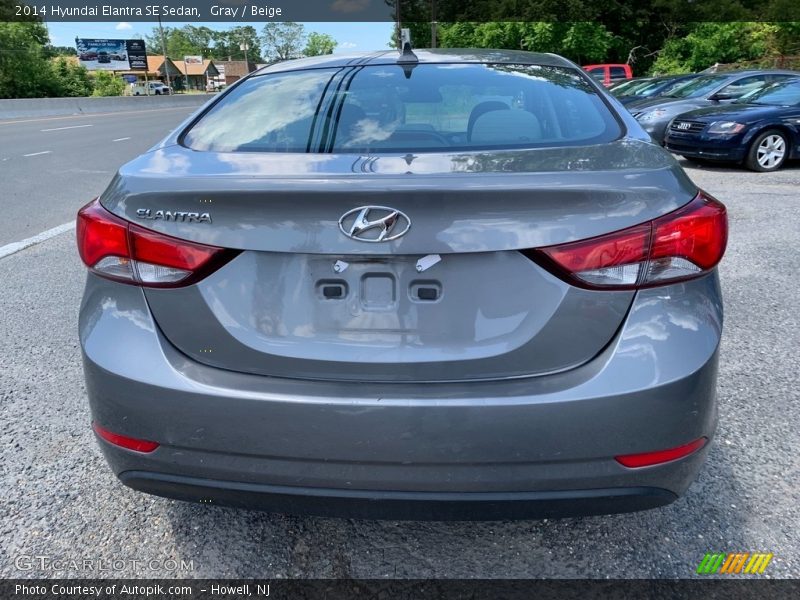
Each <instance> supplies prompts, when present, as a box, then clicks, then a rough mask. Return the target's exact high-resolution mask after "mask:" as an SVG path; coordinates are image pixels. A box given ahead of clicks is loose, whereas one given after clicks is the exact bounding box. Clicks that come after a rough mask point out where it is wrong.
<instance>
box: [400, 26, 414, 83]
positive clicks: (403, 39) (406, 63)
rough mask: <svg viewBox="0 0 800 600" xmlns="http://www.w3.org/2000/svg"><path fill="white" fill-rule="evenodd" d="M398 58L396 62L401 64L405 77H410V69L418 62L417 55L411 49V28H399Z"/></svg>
mask: <svg viewBox="0 0 800 600" xmlns="http://www.w3.org/2000/svg"><path fill="white" fill-rule="evenodd" d="M400 48H402V50H401V51H400V58H398V59H397V64H399V65H403V72H404V73H405V75H406V79H411V71H413V70H414V67H416V66H417V63H419V59H418V58H417V55H416V54H414V51H413V50H412V49H411V30H410V29H406V28H403V29H401V30H400Z"/></svg>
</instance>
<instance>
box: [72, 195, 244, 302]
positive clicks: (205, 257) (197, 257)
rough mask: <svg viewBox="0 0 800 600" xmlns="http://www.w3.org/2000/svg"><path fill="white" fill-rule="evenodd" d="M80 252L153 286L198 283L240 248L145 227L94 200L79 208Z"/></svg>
mask: <svg viewBox="0 0 800 600" xmlns="http://www.w3.org/2000/svg"><path fill="white" fill-rule="evenodd" d="M77 238H78V252H79V253H80V255H81V259H82V260H83V262H84V263H85V264H86V266H87V267H89V268H90V269H91V270H92V271H94V272H95V273H97V274H98V275H102V276H103V277H107V278H109V279H114V280H116V281H122V282H126V283H134V284H139V285H145V286H152V287H176V286H181V285H188V284H190V283H194V282H196V281H198V280H200V279H202V278H203V277H205V276H207V275H208V274H210V273H211V272H213V271H215V270H217V269H218V268H219V267H221V266H222V265H224V264H225V263H226V262H228V261H229V260H231V259H232V258H233V257H234V256H236V255H237V254H238V251H236V250H228V249H226V248H218V247H216V246H207V245H205V244H198V243H195V242H189V241H186V240H181V239H178V238H174V237H171V236H168V235H164V234H163V233H157V232H155V231H151V230H149V229H144V228H143V227H139V226H138V225H134V224H133V223H129V222H128V221H125V220H124V219H121V218H119V217H117V216H116V215H114V214H112V213H110V212H109V211H107V210H106V209H105V208H103V206H102V205H101V204H100V202H99V201H98V200H93V201H92V202H90V203H89V204H87V205H86V206H84V207H83V208H82V209H81V210H80V211H79V212H78V223H77Z"/></svg>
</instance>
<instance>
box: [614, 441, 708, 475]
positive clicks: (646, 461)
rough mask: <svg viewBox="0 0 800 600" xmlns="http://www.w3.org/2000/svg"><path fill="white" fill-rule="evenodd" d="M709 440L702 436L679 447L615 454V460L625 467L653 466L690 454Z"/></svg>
mask: <svg viewBox="0 0 800 600" xmlns="http://www.w3.org/2000/svg"><path fill="white" fill-rule="evenodd" d="M707 441H708V438H704V437H701V438H700V439H697V440H694V441H693V442H689V443H688V444H684V445H683V446H678V447H677V448H669V449H667V450H656V451H655V452H642V453H640V454H625V455H623V456H615V457H614V460H616V461H617V462H618V463H619V464H621V465H622V466H623V467H628V468H630V469H635V468H638V467H652V466H653V465H660V464H662V463H665V462H670V461H672V460H678V459H679V458H683V457H684V456H689V455H690V454H692V453H693V452H697V451H698V450H700V448H702V447H703V446H705V445H706V442H707Z"/></svg>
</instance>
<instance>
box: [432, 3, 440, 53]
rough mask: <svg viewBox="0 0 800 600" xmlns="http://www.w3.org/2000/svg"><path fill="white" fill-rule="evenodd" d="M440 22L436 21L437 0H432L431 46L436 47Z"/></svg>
mask: <svg viewBox="0 0 800 600" xmlns="http://www.w3.org/2000/svg"><path fill="white" fill-rule="evenodd" d="M437 26H438V23H437V22H436V0H431V48H436V33H437V31H436V30H437Z"/></svg>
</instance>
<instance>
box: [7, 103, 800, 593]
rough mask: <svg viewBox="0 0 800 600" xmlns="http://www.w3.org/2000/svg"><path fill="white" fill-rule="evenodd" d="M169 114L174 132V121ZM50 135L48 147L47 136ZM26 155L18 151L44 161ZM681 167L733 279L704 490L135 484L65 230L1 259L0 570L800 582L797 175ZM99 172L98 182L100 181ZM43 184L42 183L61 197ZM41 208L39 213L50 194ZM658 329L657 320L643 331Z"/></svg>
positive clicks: (66, 196) (108, 147)
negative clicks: (309, 507) (119, 563)
mask: <svg viewBox="0 0 800 600" xmlns="http://www.w3.org/2000/svg"><path fill="white" fill-rule="evenodd" d="M152 118H154V115H148V117H147V119H143V120H140V121H138V125H137V126H136V127H138V128H139V129H144V128H145V127H146V123H145V121H149V120H150V119H152ZM160 118H161V119H163V120H162V125H161V126H160V127H161V128H162V129H165V128H168V127H169V126H170V125H169V123H170V122H174V121H175V120H177V118H179V117H178V115H177V114H171V115H169V116H167V115H166V114H165V115H163V116H162V117H160ZM170 120H172V121H170ZM87 122H88V121H87ZM54 123H55V122H54ZM62 123H63V122H62ZM79 123H80V121H76V122H75V123H74V124H79ZM38 127H39V129H43V128H45V126H42V125H39V126H38ZM136 127H133V128H131V129H129V130H127V131H120V130H118V129H116V128H114V129H113V130H105V131H100V130H99V128H98V129H94V130H93V131H92V133H91V134H89V132H87V131H83V130H75V131H80V132H82V133H80V135H81V136H89V135H92V136H95V137H94V138H93V139H94V140H96V141H99V140H102V139H105V138H108V137H114V138H116V137H122V136H125V135H135V133H136V132H135V131H134V129H135V128H136ZM153 129H154V128H151V130H150V131H151V133H152V135H155V131H153ZM65 133H68V132H65ZM160 133H162V132H159V135H160ZM98 134H100V135H98ZM139 134H140V135H141V134H142V132H141V131H139ZM0 135H2V134H0ZM42 135H44V134H42ZM42 139H51V140H52V139H55V138H43V137H39V136H38V134H37V140H42ZM16 143H17V144H21V143H22V140H19V138H18V141H17V142H16ZM26 144H27V145H26V146H25V147H24V148H14V152H15V154H20V153H22V152H23V151H24V152H30V151H34V150H36V149H38V148H45V147H44V146H39V145H32V144H31V143H30V142H26ZM4 145H6V144H5V140H4ZM145 145H146V144H145V143H144V142H143V141H142V142H140V146H139V148H142V147H143V146H145ZM47 148H53V149H54V150H56V149H58V148H57V147H56V146H55V145H53V146H48V147H47ZM45 149H46V148H45ZM114 152H117V150H116V149H115V148H114V146H113V145H112V144H110V143H105V144H104V145H102V146H98V147H95V148H93V149H91V151H89V150H88V149H87V152H86V153H85V154H84V155H83V160H85V161H103V164H105V165H109V166H107V167H104V168H108V169H109V170H113V168H115V166H110V165H111V163H112V162H114V160H118V161H121V160H124V158H122V155H119V157H118V158H116V159H114V158H113V156H116V155H113V154H112V153H114ZM123 154H126V155H127V150H126V152H124V153H123ZM79 158H80V157H76V158H75V159H76V160H77V159H79ZM14 160H15V161H16V160H20V161H21V160H22V159H20V158H15V159H14ZM25 160H31V161H33V160H39V158H38V157H31V158H30V159H25ZM43 160H49V159H48V158H47V157H44V159H43ZM61 160H68V159H67V157H63V158H62V159H61ZM70 160H72V159H70ZM42 164H44V162H43V163H42ZM73 168H75V167H73ZM85 168H86V169H87V170H88V169H91V168H92V167H91V166H90V165H86V166H85ZM98 170H99V169H98ZM687 171H688V173H689V174H690V176H691V177H692V178H693V179H694V180H695V181H696V182H697V183H698V184H699V185H700V186H701V187H703V188H704V189H706V190H707V191H708V192H709V193H711V194H713V195H715V196H717V197H718V198H720V199H721V200H723V201H724V202H725V203H726V204H727V206H728V211H729V215H730V224H731V228H730V242H729V246H728V253H727V255H726V257H725V259H724V260H723V262H722V264H721V267H720V273H721V278H722V288H723V294H724V298H725V331H724V335H723V341H722V351H721V359H720V378H719V386H718V396H719V419H720V423H719V429H718V431H717V436H716V439H715V440H714V443H713V446H712V448H711V451H710V453H709V457H708V462H707V463H706V465H705V466H704V467H703V469H702V471H701V473H700V476H699V479H698V481H697V482H695V484H694V485H692V487H691V488H690V489H689V491H688V493H687V494H686V495H685V497H683V498H681V499H680V500H678V501H677V502H675V503H674V504H672V505H670V506H667V507H664V508H660V509H656V510H652V511H647V512H642V513H635V514H628V515H612V516H604V517H590V518H583V519H563V520H552V519H551V520H544V521H519V522H491V523H435V522H434V523H425V522H409V523H400V522H396V521H383V522H380V521H359V520H344V519H323V518H312V517H292V516H285V515H276V514H267V513H259V512H253V511H246V510H234V509H229V508H221V507H215V506H210V505H206V504H202V505H201V504H187V503H182V502H176V501H172V500H165V499H161V498H155V497H152V496H146V495H143V494H140V493H137V492H134V491H132V490H129V489H127V488H125V487H123V486H122V485H121V484H120V483H119V482H118V481H116V479H115V478H114V477H113V475H112V474H111V471H110V470H109V468H108V467H107V465H106V464H105V461H104V460H103V457H102V455H101V453H100V450H99V448H98V445H97V443H96V441H95V439H94V436H93V434H92V432H91V429H90V417H89V411H88V403H87V400H86V392H85V386H84V380H83V373H82V370H81V360H80V350H79V346H78V332H77V314H78V306H79V303H80V298H81V293H82V288H83V281H84V273H85V271H84V269H83V267H82V265H81V264H80V261H79V259H78V256H77V252H75V241H74V234H72V233H65V234H62V235H60V236H57V237H55V238H53V239H50V240H48V241H46V242H44V243H42V244H39V245H37V246H33V247H31V248H28V249H26V250H23V251H21V252H18V253H16V254H14V255H11V256H8V257H6V258H4V259H0V281H2V282H3V285H2V286H0V311H2V314H3V315H4V318H3V319H2V320H0V338H1V339H2V340H3V352H2V353H0V449H1V451H2V456H3V460H2V461H0V490H2V493H0V547H2V552H0V554H2V556H3V558H2V559H0V577H8V578H15V577H56V576H68V577H95V576H108V575H109V572H105V573H104V572H102V571H92V570H91V569H89V570H86V571H82V570H79V571H69V572H54V571H47V570H44V571H40V570H34V571H20V570H18V569H17V568H15V565H14V560H15V559H16V558H17V557H20V556H23V555H27V556H48V557H51V558H53V559H59V560H62V561H68V560H75V561H78V562H81V561H82V560H83V559H84V558H91V559H94V561H95V564H97V561H99V560H103V561H105V562H106V563H111V562H112V561H115V560H119V559H124V560H127V561H131V560H137V561H140V562H139V565H140V566H139V567H138V568H136V567H134V566H132V565H131V563H130V562H127V563H124V565H127V566H124V567H123V568H122V569H121V570H119V571H114V572H113V576H117V577H127V576H138V577H187V576H194V577H242V578H252V577H258V578H274V577H364V578H370V577H374V578H381V577H415V578H429V577H450V578H461V577H463V578H470V577H488V578H495V577H567V578H572V577H596V578H605V577H612V578H614V577H628V578H647V577H654V578H673V577H678V578H683V577H692V576H696V569H697V566H698V564H699V563H700V561H701V560H702V558H703V556H704V554H705V553H707V552H772V553H774V559H773V560H772V562H771V563H770V565H769V567H768V569H767V571H766V572H765V574H764V575H763V576H760V577H794V578H796V577H800V537H798V535H797V524H798V523H800V454H798V451H797V449H798V448H800V397H798V391H797V348H798V347H800V323H798V315H799V314H800V295H798V294H797V287H798V284H797V274H798V272H800V196H798V194H797V189H798V186H800V168H798V167H797V166H793V167H790V168H788V169H786V170H783V171H780V172H777V173H763V174H760V173H751V172H747V171H742V170H739V169H735V168H731V169H721V168H720V169H697V168H689V169H687ZM96 175H97V179H96V181H97V182H98V185H100V183H99V180H100V179H104V178H105V177H106V174H105V173H103V174H100V173H98V174H96ZM47 178H48V175H46V174H44V175H41V176H38V177H37V178H36V181H37V184H39V185H41V186H42V189H46V190H48V191H49V193H50V192H58V191H59V190H54V185H50V184H48V183H46V182H47ZM16 179H17V177H14V178H12V179H11V181H8V180H6V184H8V183H11V184H14V185H15V180H16ZM61 192H63V195H60V196H58V198H60V199H61V200H60V202H61V204H63V205H64V206H66V205H67V204H69V203H71V202H73V203H74V204H73V205H71V206H70V207H69V209H70V210H73V209H74V208H75V207H77V205H78V204H79V203H80V202H82V201H83V198H80V199H77V198H76V197H80V196H90V195H91V194H90V193H87V192H88V190H84V191H83V192H82V193H80V194H75V193H74V192H70V191H69V190H61ZM23 199H24V198H23ZM30 201H31V203H32V204H33V205H35V206H39V207H41V206H45V205H47V203H48V202H49V199H48V198H41V197H38V196H34V195H31V196H30ZM17 202H20V200H19V198H18V199H17ZM21 204H23V206H24V204H25V203H24V202H21ZM4 206H9V203H8V202H4ZM13 210H19V207H15V208H14V209H13ZM48 224H49V223H48ZM48 224H45V225H43V226H46V225H48ZM2 227H4V229H3V231H6V232H7V231H10V229H9V227H16V224H14V223H3V224H2ZM119 310H120V316H121V317H120V318H123V317H124V315H125V309H124V307H119ZM663 317H664V319H667V318H669V315H664V316H663ZM684 325H685V326H686V327H692V323H690V322H689V323H685V324H684ZM658 334H659V323H658V322H654V323H653V324H652V328H651V329H649V330H647V331H643V332H642V335H643V336H648V335H658ZM597 435H598V436H602V435H609V432H606V431H598V432H597ZM165 559H171V560H176V561H178V563H180V561H181V560H184V561H193V562H192V565H193V569H192V570H190V571H180V570H175V569H172V570H170V569H169V568H168V567H163V568H156V569H149V568H148V566H147V565H149V564H151V563H149V561H151V560H154V561H156V562H155V563H153V564H155V565H156V566H159V565H162V566H163V565H165V564H166V565H169V564H174V563H164V560H165ZM22 564H23V565H24V564H25V563H22ZM142 565H144V566H142ZM743 577H744V576H743Z"/></svg>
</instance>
